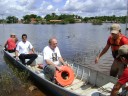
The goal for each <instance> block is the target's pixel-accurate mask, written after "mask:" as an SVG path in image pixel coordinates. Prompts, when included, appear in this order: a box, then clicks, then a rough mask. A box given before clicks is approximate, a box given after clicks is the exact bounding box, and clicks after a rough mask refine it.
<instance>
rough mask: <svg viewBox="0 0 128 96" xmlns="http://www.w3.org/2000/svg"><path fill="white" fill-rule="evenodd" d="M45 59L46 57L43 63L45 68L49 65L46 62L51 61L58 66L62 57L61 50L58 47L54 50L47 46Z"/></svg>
mask: <svg viewBox="0 0 128 96" xmlns="http://www.w3.org/2000/svg"><path fill="white" fill-rule="evenodd" d="M43 57H44V62H43V65H44V67H45V66H46V65H47V64H46V62H45V60H50V61H51V62H53V63H54V64H56V65H58V64H59V58H60V57H61V54H60V50H59V48H58V47H56V48H55V49H54V50H52V49H51V48H50V47H49V46H46V47H45V48H44V50H43Z"/></svg>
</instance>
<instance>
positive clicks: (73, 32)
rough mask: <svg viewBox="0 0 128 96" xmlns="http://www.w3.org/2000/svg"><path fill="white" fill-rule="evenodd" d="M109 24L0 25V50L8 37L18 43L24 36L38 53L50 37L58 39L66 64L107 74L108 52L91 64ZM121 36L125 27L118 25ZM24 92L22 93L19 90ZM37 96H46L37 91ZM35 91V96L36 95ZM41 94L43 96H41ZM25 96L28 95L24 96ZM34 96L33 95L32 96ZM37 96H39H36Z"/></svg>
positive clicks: (1, 66)
mask: <svg viewBox="0 0 128 96" xmlns="http://www.w3.org/2000/svg"><path fill="white" fill-rule="evenodd" d="M110 26H111V24H109V23H108V24H103V25H92V24H90V23H88V24H86V23H78V24H66V25H33V24H5V25H0V29H1V30H0V34H1V35H0V38H1V39H0V45H1V48H0V50H2V46H3V45H4V43H5V41H6V40H7V39H8V38H9V35H10V33H15V34H16V35H17V37H18V39H19V41H21V35H22V34H23V33H26V34H27V35H28V40H29V41H30V42H31V43H32V44H33V46H34V47H35V50H36V51H39V52H41V51H42V50H43V48H44V47H45V46H46V45H48V40H49V38H50V37H56V38H57V39H58V46H59V48H60V51H61V54H62V56H63V57H64V59H65V60H67V61H68V62H73V63H74V62H75V63H79V64H82V65H84V66H88V67H90V68H93V69H96V70H98V71H101V72H103V73H105V74H109V70H110V66H111V63H112V60H113V58H112V56H111V51H110V50H109V52H107V54H105V55H104V56H103V57H102V58H101V59H100V62H99V63H98V64H95V63H94V60H95V57H96V55H97V54H98V53H99V52H100V51H101V50H102V49H103V47H104V46H105V44H106V42H107V38H108V36H109V35H110V31H109V27H110ZM121 28H122V33H124V29H125V24H121ZM0 61H1V62H0V72H1V74H2V72H3V71H7V72H8V71H9V67H8V65H7V64H6V63H7V62H5V60H4V58H3V53H2V51H1V54H0ZM22 91H24V92H26V91H25V90H22ZM38 92H39V94H41V95H40V96H46V95H45V94H47V93H44V92H42V91H40V90H38ZM38 92H37V91H36V93H38ZM43 93H44V94H43ZM26 96H28V95H26ZM31 96H32V95H31ZM33 96H37V95H33ZM38 96H39V95H38Z"/></svg>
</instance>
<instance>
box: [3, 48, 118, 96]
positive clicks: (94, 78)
mask: <svg viewBox="0 0 128 96" xmlns="http://www.w3.org/2000/svg"><path fill="white" fill-rule="evenodd" d="M3 51H4V56H5V57H6V58H8V59H9V60H10V61H12V62H13V64H14V65H16V66H18V67H20V68H22V69H23V70H25V71H27V72H29V74H30V75H31V76H32V77H33V78H34V79H35V80H36V81H38V82H39V84H41V85H42V86H43V87H45V88H47V89H48V90H49V91H51V93H53V94H54V95H55V96H109V95H110V92H111V90H112V88H113V85H114V84H115V82H117V79H116V78H114V77H111V76H108V75H106V74H104V73H101V72H99V71H97V70H94V69H91V68H88V67H85V66H82V65H80V64H71V63H70V66H71V68H72V69H73V70H74V73H75V79H74V81H73V83H72V84H71V85H68V86H65V87H62V86H59V85H57V84H55V83H53V82H51V81H49V80H48V79H47V78H46V76H45V75H44V72H43V69H40V68H38V67H37V65H38V64H42V61H43V60H42V59H43V56H42V54H40V53H38V58H37V59H36V60H35V61H34V62H33V64H35V65H34V66H30V65H29V66H28V65H23V64H22V63H21V62H20V61H16V60H15V58H14V56H15V54H14V53H9V52H7V51H5V50H3Z"/></svg>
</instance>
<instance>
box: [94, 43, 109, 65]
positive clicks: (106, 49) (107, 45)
mask: <svg viewBox="0 0 128 96" xmlns="http://www.w3.org/2000/svg"><path fill="white" fill-rule="evenodd" d="M109 47H110V45H109V44H106V46H105V47H104V49H103V50H102V51H101V53H100V54H99V55H98V56H97V57H96V59H95V63H98V61H99V59H100V57H101V56H102V55H104V54H105V53H106V52H107V51H108V49H109Z"/></svg>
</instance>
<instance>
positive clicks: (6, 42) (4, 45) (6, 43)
mask: <svg viewBox="0 0 128 96" xmlns="http://www.w3.org/2000/svg"><path fill="white" fill-rule="evenodd" d="M6 46H7V41H6V43H5V44H4V48H5V49H6Z"/></svg>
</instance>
